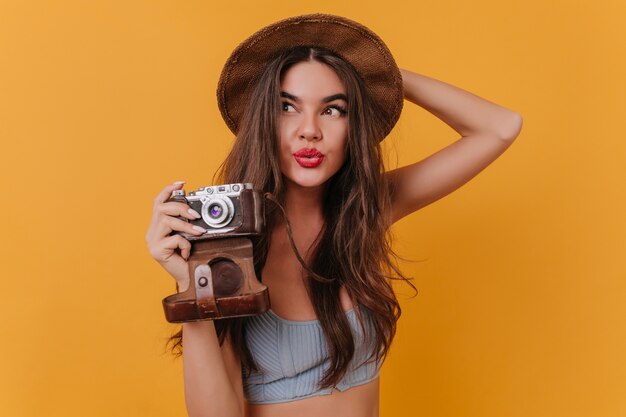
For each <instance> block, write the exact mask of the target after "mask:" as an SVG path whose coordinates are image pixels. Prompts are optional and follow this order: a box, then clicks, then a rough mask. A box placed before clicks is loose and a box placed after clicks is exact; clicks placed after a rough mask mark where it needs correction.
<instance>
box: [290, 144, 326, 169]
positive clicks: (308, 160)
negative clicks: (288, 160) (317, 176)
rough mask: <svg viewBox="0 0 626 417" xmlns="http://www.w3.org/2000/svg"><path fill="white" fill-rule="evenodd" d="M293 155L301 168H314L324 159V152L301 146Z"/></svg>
mask: <svg viewBox="0 0 626 417" xmlns="http://www.w3.org/2000/svg"><path fill="white" fill-rule="evenodd" d="M293 157H294V158H295V159H296V162H297V163H298V164H299V165H300V166H301V167H303V168H315V167H317V166H319V165H320V164H321V163H322V161H323V160H324V154H323V153H321V152H320V151H318V150H317V149H314V148H302V149H300V150H298V151H297V152H295V153H294V154H293Z"/></svg>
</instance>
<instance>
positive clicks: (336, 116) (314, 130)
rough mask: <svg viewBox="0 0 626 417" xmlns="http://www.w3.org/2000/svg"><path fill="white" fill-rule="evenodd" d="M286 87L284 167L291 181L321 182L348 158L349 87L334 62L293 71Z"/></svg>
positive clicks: (282, 133)
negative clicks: (339, 75)
mask: <svg viewBox="0 0 626 417" xmlns="http://www.w3.org/2000/svg"><path fill="white" fill-rule="evenodd" d="M280 91H281V93H280V94H281V101H282V109H281V114H280V120H279V136H280V137H279V140H280V168H281V171H282V173H283V175H284V177H285V180H286V185H287V186H290V185H297V186H300V187H306V188H310V187H319V186H321V185H323V184H324V183H325V182H326V181H328V179H329V178H331V177H332V176H333V175H335V173H336V172H337V171H338V170H339V168H341V166H342V165H343V163H344V161H345V159H346V143H347V136H348V117H347V113H346V110H347V108H346V106H347V104H348V103H347V97H346V89H345V87H344V85H343V83H342V82H341V80H340V79H339V77H338V76H337V74H336V73H335V72H334V71H333V70H332V69H331V68H330V67H328V66H327V65H325V64H322V63H320V62H317V61H307V62H301V63H298V64H296V65H294V66H293V67H291V68H290V69H289V70H287V72H286V73H285V75H284V77H283V80H282V82H281V85H280Z"/></svg>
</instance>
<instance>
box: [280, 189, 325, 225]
mask: <svg viewBox="0 0 626 417" xmlns="http://www.w3.org/2000/svg"><path fill="white" fill-rule="evenodd" d="M324 191H325V187H324V186H323V185H322V186H320V187H315V188H309V187H301V186H299V185H297V184H293V183H286V184H285V211H287V214H288V215H289V218H290V220H291V221H292V222H295V223H300V222H302V221H305V222H307V223H311V222H315V223H317V222H319V223H322V222H323V220H324V216H323V211H322V206H323V200H324Z"/></svg>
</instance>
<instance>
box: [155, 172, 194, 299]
mask: <svg viewBox="0 0 626 417" xmlns="http://www.w3.org/2000/svg"><path fill="white" fill-rule="evenodd" d="M183 185H184V182H183V181H180V182H177V183H174V184H171V185H168V186H166V187H165V188H163V190H162V191H161V192H160V193H159V195H157V197H156V198H155V199H154V206H153V212H152V220H151V222H150V226H149V228H148V232H147V233H146V243H147V245H148V249H149V251H150V255H151V256H152V257H153V258H154V259H155V260H156V261H157V262H158V263H159V264H160V265H161V266H162V267H163V268H164V269H165V270H166V271H167V272H168V273H169V274H170V275H172V276H173V277H174V279H176V282H177V284H178V287H179V289H180V290H181V291H185V290H186V289H187V285H188V278H189V271H188V270H189V267H188V265H187V259H188V258H189V253H190V251H191V243H190V242H189V240H187V239H185V238H184V236H183V235H181V234H174V235H172V232H173V231H176V232H184V233H186V234H187V235H189V236H199V235H202V234H204V231H202V230H201V229H198V228H194V224H193V223H189V222H187V221H185V220H182V219H188V220H195V219H197V216H195V215H194V214H192V213H190V212H189V211H188V210H189V209H190V207H189V205H187V204H186V203H183V202H176V201H170V200H169V199H170V196H171V195H172V193H173V192H175V191H177V190H180V189H181V188H182V187H183Z"/></svg>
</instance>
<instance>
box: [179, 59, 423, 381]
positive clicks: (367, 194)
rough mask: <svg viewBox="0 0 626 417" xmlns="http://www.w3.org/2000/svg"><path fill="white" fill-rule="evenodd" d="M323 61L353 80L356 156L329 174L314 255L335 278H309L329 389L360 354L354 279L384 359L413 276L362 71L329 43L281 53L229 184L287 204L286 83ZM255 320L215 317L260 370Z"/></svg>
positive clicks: (258, 251) (351, 142) (254, 104)
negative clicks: (396, 236)
mask: <svg viewBox="0 0 626 417" xmlns="http://www.w3.org/2000/svg"><path fill="white" fill-rule="evenodd" d="M311 60H315V61H318V62H321V63H323V64H326V65H328V66H329V67H330V68H332V69H333V70H334V71H335V72H336V73H337V75H338V76H339V78H340V79H341V80H342V81H343V83H344V85H345V88H346V93H347V94H346V95H347V99H348V100H347V101H348V103H347V104H348V105H347V111H348V114H347V116H348V124H349V131H348V147H347V148H348V151H347V156H346V161H345V162H344V164H343V166H342V167H341V168H340V170H339V171H338V172H337V173H336V174H335V175H334V176H333V177H332V178H331V179H330V180H329V182H328V184H327V187H326V193H325V197H324V208H323V215H324V221H325V223H324V226H323V229H322V231H321V233H320V235H319V236H318V238H317V240H316V241H315V243H314V244H313V245H314V247H313V248H311V251H309V252H308V253H310V254H312V255H311V257H310V264H309V265H308V266H309V268H310V269H311V270H312V271H314V272H315V273H316V274H318V275H320V276H321V277H324V278H327V279H325V280H320V279H315V278H314V277H312V276H309V277H308V278H307V279H308V292H309V295H310V297H311V300H312V303H313V306H314V308H315V312H316V314H317V317H318V320H319V322H320V325H321V327H322V329H323V332H324V336H325V340H326V343H327V347H328V353H329V357H330V366H329V368H328V370H327V371H326V373H325V374H324V376H323V378H322V380H321V381H320V388H327V387H332V386H334V385H336V384H337V383H338V382H339V381H340V380H341V378H342V377H343V376H344V375H345V373H346V371H347V369H348V366H349V364H350V361H351V360H352V358H353V356H354V352H355V345H354V339H353V336H352V332H351V329H350V324H349V322H348V320H347V317H346V315H345V314H344V312H343V309H342V307H341V303H340V301H339V289H340V287H341V286H344V288H345V289H346V291H347V293H348V295H349V296H350V299H351V300H353V301H355V302H358V303H356V304H358V306H359V308H358V309H356V312H357V317H358V319H359V322H360V323H361V328H362V330H363V331H364V332H365V338H366V339H365V341H366V343H368V346H372V350H371V352H372V353H371V355H370V357H369V358H368V359H369V360H376V361H379V360H384V358H385V356H386V355H387V353H388V351H389V347H390V345H391V341H392V339H393V337H394V335H395V331H396V322H397V320H398V318H399V317H400V314H401V309H400V305H399V303H398V301H397V299H396V296H395V294H394V291H393V288H392V286H391V280H393V279H400V280H404V281H406V282H407V283H408V284H409V285H410V286H411V287H412V288H413V289H414V290H415V287H414V286H413V284H412V283H411V282H410V281H409V280H408V279H407V278H406V277H405V276H404V275H403V274H402V272H401V271H400V270H399V269H398V267H397V265H396V262H395V261H396V255H395V253H394V252H393V251H392V248H391V241H390V235H389V228H390V226H391V224H392V217H391V215H392V214H391V196H392V192H393V190H390V188H389V185H388V183H387V181H386V180H385V178H384V176H383V174H384V171H385V169H384V163H383V157H382V152H381V147H380V140H381V139H382V135H384V133H383V132H385V131H386V127H387V125H386V123H388V122H387V121H385V120H384V119H382V117H381V114H382V112H380V111H377V103H375V102H373V101H372V100H371V98H370V95H369V94H368V91H367V89H366V88H365V86H364V84H363V81H362V80H361V78H360V76H359V75H358V73H357V72H356V70H355V69H354V68H353V67H352V66H351V65H350V64H349V63H348V62H346V61H345V60H343V59H342V58H341V57H339V56H338V55H336V54H335V53H333V52H332V51H329V50H327V49H323V48H318V47H298V48H294V49H291V50H288V51H284V52H283V53H281V54H280V55H279V56H277V57H276V58H275V59H273V60H271V61H270V62H269V63H268V65H267V67H266V70H265V71H264V72H263V74H262V75H261V76H260V78H259V79H258V80H253V81H252V82H256V88H255V89H254V92H253V93H252V95H251V97H250V102H249V104H248V107H247V110H246V112H245V114H244V116H243V119H242V123H241V124H240V126H241V127H240V131H239V133H238V135H237V138H236V140H235V143H234V145H233V148H232V150H231V152H230V154H229V155H228V157H227V158H226V160H225V161H224V163H223V164H222V166H221V167H220V171H219V180H220V181H221V182H222V183H234V182H249V183H252V184H253V186H254V188H257V189H262V190H264V191H267V192H271V193H272V194H274V196H276V198H277V199H278V201H280V202H284V185H283V178H282V173H281V171H280V166H279V163H278V160H279V158H278V142H279V138H278V118H279V116H280V111H281V99H280V83H281V80H282V78H283V76H284V74H285V73H286V71H287V70H288V69H289V68H291V67H292V66H293V65H295V64H297V63H299V62H304V61H311ZM267 208H268V210H267V223H268V230H267V233H266V234H264V235H263V236H262V237H260V238H259V239H257V240H256V241H255V242H254V243H255V245H254V248H255V249H254V252H255V254H254V259H255V270H256V272H257V275H258V276H261V274H260V273H261V270H262V269H263V266H264V264H265V259H266V257H267V253H268V248H269V244H270V239H269V237H270V236H271V231H272V227H273V225H274V224H275V222H276V220H277V217H276V216H277V215H278V212H277V211H276V210H275V209H274V207H273V206H272V205H271V204H268V207H267ZM363 309H364V310H366V312H367V314H368V315H369V316H370V317H371V320H372V325H373V326H372V327H373V332H370V333H367V330H366V329H367V327H368V326H366V325H365V319H364V316H363V314H362V313H363V311H362V310H363ZM245 324H246V319H245V318H241V319H226V320H218V321H216V322H215V325H216V329H217V331H218V335H219V336H220V343H223V341H224V339H225V338H226V337H227V336H228V338H229V340H230V342H231V343H232V345H233V347H234V349H235V351H236V352H237V353H238V355H239V358H240V359H241V361H242V365H243V366H244V369H246V368H247V369H253V370H256V369H257V367H256V365H255V363H254V360H253V358H252V356H251V354H250V350H249V348H248V346H247V344H246V340H245ZM170 342H172V344H173V345H174V346H173V348H178V349H179V350H178V351H179V352H180V348H182V343H181V342H182V331H179V332H178V333H177V334H176V335H174V336H172V338H171V339H170Z"/></svg>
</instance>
